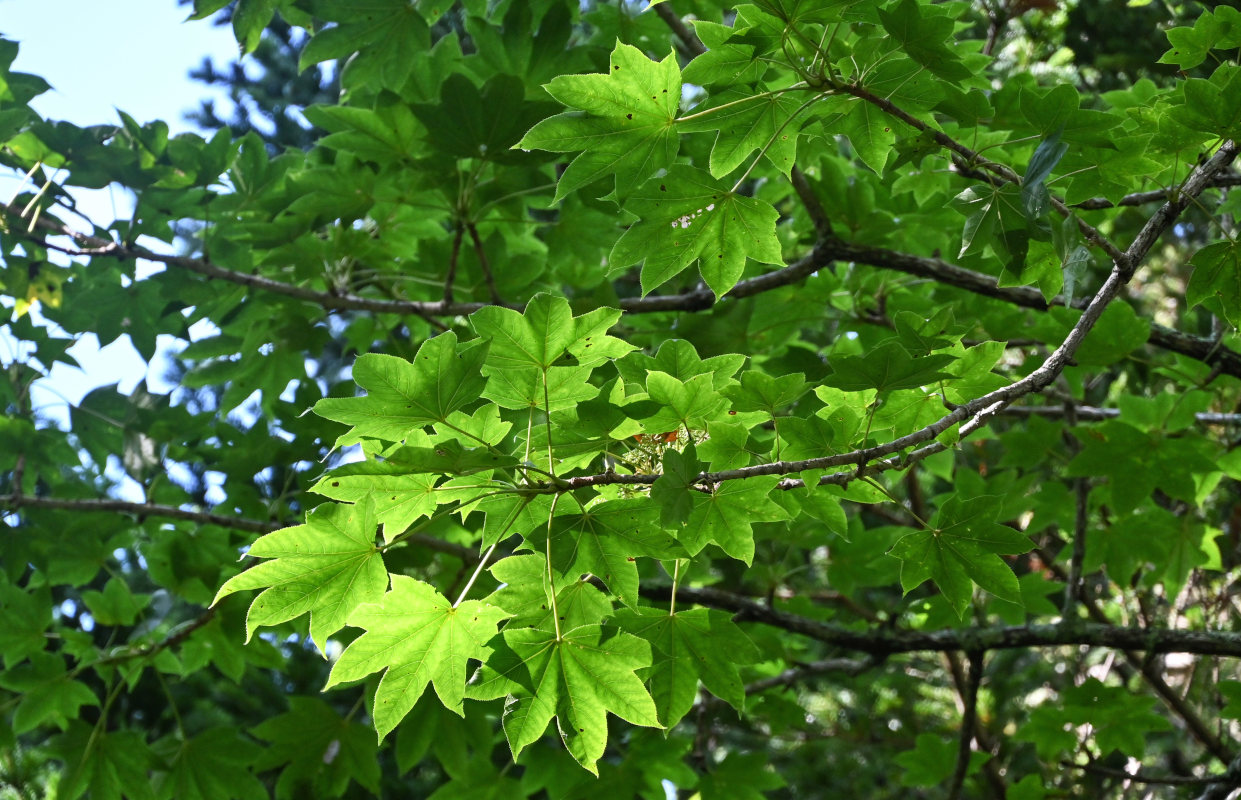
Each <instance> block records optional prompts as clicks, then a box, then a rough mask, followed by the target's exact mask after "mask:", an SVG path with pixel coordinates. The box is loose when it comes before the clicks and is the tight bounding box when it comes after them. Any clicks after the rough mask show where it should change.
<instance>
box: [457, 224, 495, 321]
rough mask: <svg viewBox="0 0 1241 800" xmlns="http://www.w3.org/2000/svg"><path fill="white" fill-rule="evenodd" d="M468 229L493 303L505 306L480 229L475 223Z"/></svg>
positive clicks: (467, 226)
mask: <svg viewBox="0 0 1241 800" xmlns="http://www.w3.org/2000/svg"><path fill="white" fill-rule="evenodd" d="M466 228H467V230H469V232H470V241H472V242H473V243H474V254H475V255H476V256H478V267H479V269H481V270H482V271H483V280H484V281H486V282H487V291H488V292H489V293H490V295H491V302H492V303H494V304H495V305H498V306H502V305H504V300H503V298H501V297H500V291H499V290H498V289H497V288H496V279H495V276H494V275H493V274H492V273H491V263H490V262H489V261H488V260H487V250H486V248H484V247H483V239H482V237H481V236H479V235H478V228H477V227H475V225H474V223H473V222H469V223H466Z"/></svg>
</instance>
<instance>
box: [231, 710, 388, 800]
mask: <svg viewBox="0 0 1241 800" xmlns="http://www.w3.org/2000/svg"><path fill="white" fill-rule="evenodd" d="M251 732H252V733H253V734H254V735H255V736H257V737H258V738H259V739H262V740H263V741H265V742H267V743H268V745H267V747H266V748H265V749H263V750H261V751H260V752H259V755H258V758H257V759H256V760H255V764H254V768H255V770H256V771H259V772H263V771H266V770H269V769H272V768H273V767H283V771H282V772H281V773H280V780H279V781H277V783H276V798H277V800H286V798H288V800H292V799H293V798H302V797H340V796H341V795H343V794H344V793H345V789H346V788H348V786H349V782H350V781H356V782H357V783H359V784H360V785H362V786H363V787H365V788H366V789H369V790H370V792H371V794H372V795H378V794H379V780H380V772H379V765H380V760H379V753H378V743H377V742H376V740H375V734H374V732H373V731H371V729H370V728H369V727H368V726H365V725H361V724H359V723H357V722H351V721H350V720H349V719H348V718H347V717H342V716H341V715H340V714H339V713H337V711H336V710H335V709H334V708H332V707H331V706H330V705H328V704H327V703H325V702H324V701H323V700H320V699H319V698H318V697H297V696H295V697H290V698H289V710H288V711H286V712H285V713H283V714H280V715H279V716H274V717H271V718H270V719H268V720H267V721H265V722H263V723H262V724H261V725H258V726H257V727H255V728H254V729H253V730H252V731H251Z"/></svg>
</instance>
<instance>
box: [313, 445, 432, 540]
mask: <svg viewBox="0 0 1241 800" xmlns="http://www.w3.org/2000/svg"><path fill="white" fill-rule="evenodd" d="M405 449H411V450H412V449H414V448H405ZM438 480H439V476H437V475H426V474H422V475H418V474H411V470H410V469H409V468H408V467H407V466H405V465H403V464H399V463H393V462H391V461H362V462H359V463H357V464H346V465H344V466H343V467H338V468H337V469H335V470H333V471H332V473H331V474H330V475H325V476H324V477H323V478H321V479H320V480H319V482H318V483H316V484H315V485H314V486H312V487H311V491H312V492H315V493H317V494H321V495H323V496H324V497H330V498H331V499H333V500H338V501H341V502H344V503H359V502H370V503H372V504H373V505H374V507H375V513H376V516H377V521H378V522H379V523H380V524H381V525H383V536H384V541H385V542H390V541H392V538H393V537H394V536H396V535H398V534H399V533H401V532H402V531H404V530H405V529H406V528H408V527H409V526H410V525H411V524H412V523H413V522H414V520H416V519H420V518H422V517H426V516H430V515H431V514H434V513H435V507H436V505H437V504H438V502H439V501H438V500H437V498H436V494H435V484H436V482H437V481H438Z"/></svg>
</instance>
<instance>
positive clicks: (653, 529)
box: [535, 498, 685, 606]
mask: <svg viewBox="0 0 1241 800" xmlns="http://www.w3.org/2000/svg"><path fill="white" fill-rule="evenodd" d="M535 541H536V543H537V541H538V540H537V538H536V539H535ZM682 555H685V552H684V550H683V549H682V548H681V547H680V546H679V545H678V544H677V542H676V539H674V538H673V537H672V536H670V535H669V534H667V533H666V532H664V531H663V530H662V529H661V528H660V526H659V517H658V508H657V507H656V505H655V504H654V503H652V502H651V501H650V500H648V499H645V498H644V499H638V498H632V499H626V500H611V501H608V502H605V503H599V504H596V505H592V506H589V507H587V508H585V509H583V510H582V511H581V512H579V513H575V514H567V515H564V516H558V517H556V518H555V520H554V521H553V523H552V566H553V567H554V568H555V569H556V570H557V571H558V572H561V573H564V574H567V575H570V576H573V575H582V574H587V573H588V574H592V575H595V576H597V577H598V578H599V579H601V580H602V581H603V582H604V584H606V585H607V587H608V589H609V590H610V591H611V593H612V594H613V595H615V596H616V599H618V600H620V601H621V602H622V603H624V604H625V605H627V606H633V605H634V604H635V603H636V602H637V601H638V565H637V564H636V563H635V561H636V559H637V558H640V557H646V558H660V559H668V558H677V557H679V556H682Z"/></svg>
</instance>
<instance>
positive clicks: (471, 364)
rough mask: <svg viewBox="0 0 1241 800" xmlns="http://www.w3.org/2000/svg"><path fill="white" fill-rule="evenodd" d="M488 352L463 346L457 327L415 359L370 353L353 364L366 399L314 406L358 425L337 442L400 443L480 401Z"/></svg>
mask: <svg viewBox="0 0 1241 800" xmlns="http://www.w3.org/2000/svg"><path fill="white" fill-rule="evenodd" d="M486 355H487V348H486V346H485V345H484V344H482V343H481V342H478V341H474V342H467V343H465V344H458V343H457V335H456V334H455V333H453V332H452V331H447V332H445V333H442V334H440V335H439V336H436V337H435V338H433V339H428V340H427V341H426V342H424V343H423V345H422V347H419V348H418V353H417V355H415V356H414V360H413V361H412V362H409V361H406V360H405V359H403V358H397V357H396V356H386V355H379V354H376V353H366V354H365V355H362V356H359V357H358V360H357V361H356V362H354V365H353V379H354V380H355V381H357V384H358V385H359V386H361V387H362V388H363V389H365V390H366V392H367V394H366V397H349V398H325V399H323V400H320V401H319V402H317V403H315V407H314V410H315V413H316V414H318V415H319V416H321V417H326V418H327V419H330V420H335V421H336V422H343V423H344V424H346V425H352V426H353V429H352V430H351V431H350V432H349V434H347V435H346V436H344V437H342V438H341V440H340V441H338V442H337V444H338V445H339V444H341V443H346V442H353V441H356V440H357V438H358V437H363V436H369V437H373V438H376V439H385V440H387V441H390V442H399V441H401V440H403V439H404V438H405V437H406V436H408V435H409V434H410V432H411V431H415V430H418V429H420V428H422V427H424V426H426V425H428V424H430V423H433V422H443V421H444V420H446V419H448V417H449V415H451V414H452V413H453V412H454V411H457V410H458V409H461V408H463V407H465V406H467V405H469V404H470V403H473V402H476V401H477V400H478V396H479V393H480V392H482V389H483V386H484V384H485V381H484V380H483V376H482V372H481V371H480V370H481V367H482V364H483V359H484V358H485V357H486Z"/></svg>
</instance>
